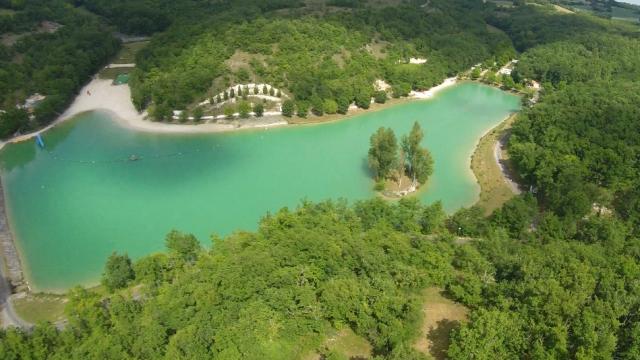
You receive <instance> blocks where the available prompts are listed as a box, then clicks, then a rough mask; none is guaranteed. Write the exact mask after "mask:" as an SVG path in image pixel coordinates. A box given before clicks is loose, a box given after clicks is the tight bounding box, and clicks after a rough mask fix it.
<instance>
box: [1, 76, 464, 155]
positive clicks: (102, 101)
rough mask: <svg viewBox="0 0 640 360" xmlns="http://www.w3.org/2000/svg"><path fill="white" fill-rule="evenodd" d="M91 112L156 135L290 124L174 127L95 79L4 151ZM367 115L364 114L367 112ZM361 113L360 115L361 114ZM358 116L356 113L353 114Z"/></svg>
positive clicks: (127, 93)
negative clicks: (46, 122)
mask: <svg viewBox="0 0 640 360" xmlns="http://www.w3.org/2000/svg"><path fill="white" fill-rule="evenodd" d="M456 83H457V78H455V77H454V78H448V79H445V80H444V82H443V83H442V84H440V85H437V86H434V87H433V88H431V89H429V90H426V91H420V92H416V91H412V92H411V93H410V95H409V99H416V100H420V99H429V98H432V97H433V96H435V95H436V94H437V93H438V92H439V91H441V90H443V89H445V88H448V87H450V86H453V85H455V84H456ZM88 111H104V112H108V113H109V114H111V115H112V117H113V118H114V119H115V120H116V121H118V123H120V124H121V125H123V126H125V127H127V128H130V129H133V130H138V131H147V132H156V133H216V132H225V131H236V130H244V129H260V128H271V127H279V126H285V125H288V124H289V122H287V121H284V120H282V118H281V117H280V116H265V117H263V118H262V119H263V121H258V122H252V123H248V124H241V125H239V126H238V125H235V124H221V123H202V124H197V125H194V124H170V123H162V122H154V121H150V120H145V117H146V113H139V112H138V111H137V110H136V109H135V107H134V106H133V103H132V102H131V90H130V89H129V86H126V85H119V86H116V85H113V84H112V81H111V80H105V79H98V78H97V77H95V78H93V79H92V80H91V82H89V83H88V84H87V85H85V86H84V87H83V88H82V90H80V92H79V93H78V95H77V96H76V98H75V99H74V101H73V103H72V104H71V106H69V108H68V109H67V110H66V111H65V112H64V113H63V114H62V115H60V116H59V117H58V118H57V119H56V120H55V121H54V122H52V123H51V124H50V125H48V126H47V127H45V128H42V129H40V130H38V131H35V132H32V133H28V134H24V135H20V136H16V137H14V138H12V139H10V140H7V141H6V142H1V143H0V149H2V147H4V145H5V144H7V143H16V142H20V141H24V140H28V139H31V138H33V137H35V136H36V135H38V134H41V133H43V132H45V131H47V130H49V129H51V128H52V127H54V126H56V125H58V124H60V123H62V122H64V121H66V120H69V119H71V118H73V117H75V116H76V115H78V114H81V113H84V112H88ZM363 112H364V111H363ZM358 113H360V112H358ZM349 115H355V114H349Z"/></svg>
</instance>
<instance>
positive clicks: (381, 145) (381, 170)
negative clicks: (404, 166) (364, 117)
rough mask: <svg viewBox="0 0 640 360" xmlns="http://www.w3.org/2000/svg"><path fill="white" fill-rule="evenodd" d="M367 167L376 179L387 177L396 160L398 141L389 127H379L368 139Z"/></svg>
mask: <svg viewBox="0 0 640 360" xmlns="http://www.w3.org/2000/svg"><path fill="white" fill-rule="evenodd" d="M370 144H371V147H370V148H369V167H370V168H371V170H372V171H373V174H374V176H375V178H376V180H378V181H381V180H384V179H386V178H388V177H389V175H390V174H391V172H392V171H393V170H394V168H395V166H396V164H397V162H398V141H397V140H396V134H395V133H394V132H393V130H391V129H389V128H384V127H381V128H379V129H378V130H377V131H376V132H375V133H374V134H373V135H371V139H370Z"/></svg>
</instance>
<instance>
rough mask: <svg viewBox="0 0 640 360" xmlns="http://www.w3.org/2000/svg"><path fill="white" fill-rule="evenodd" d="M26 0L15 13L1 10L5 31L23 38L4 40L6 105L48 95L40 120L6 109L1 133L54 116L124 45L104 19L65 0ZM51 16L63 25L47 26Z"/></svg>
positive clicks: (1, 91)
mask: <svg viewBox="0 0 640 360" xmlns="http://www.w3.org/2000/svg"><path fill="white" fill-rule="evenodd" d="M12 3H13V2H12ZM16 3H18V2H16ZM21 3H22V4H23V6H22V7H21V8H20V9H18V10H17V12H16V13H15V14H14V15H9V16H4V15H0V18H4V17H6V19H7V20H6V23H5V24H6V29H5V30H2V31H0V32H2V33H11V34H13V35H14V36H18V38H19V40H18V41H17V42H16V43H15V44H13V45H12V46H10V47H7V46H3V45H0V110H5V111H7V110H10V109H12V108H15V106H16V105H21V104H22V103H23V102H24V101H25V99H27V98H28V97H29V96H31V95H33V94H35V93H39V94H42V95H44V96H46V99H45V100H44V101H42V102H41V103H39V104H38V105H37V107H36V108H35V112H34V115H35V120H36V122H35V123H30V122H29V121H27V120H25V118H24V117H21V118H19V121H16V120H17V118H16V116H15V114H13V115H6V116H5V115H0V130H1V132H0V137H7V136H9V135H12V134H13V133H14V132H16V131H17V130H21V129H23V130H24V129H29V128H31V127H37V126H41V125H44V124H47V123H48V122H50V121H51V120H53V119H54V118H55V117H56V116H57V115H58V114H60V113H62V112H63V111H64V109H65V107H66V106H67V105H68V104H69V102H70V101H71V99H72V97H73V96H75V94H76V91H77V90H78V89H79V88H80V87H81V86H82V85H83V83H84V82H85V81H86V80H87V79H88V78H89V77H90V76H91V75H93V74H95V73H96V71H97V70H98V69H99V68H100V66H102V65H103V64H104V63H105V62H106V61H107V60H108V59H109V57H111V56H112V55H113V54H114V53H115V51H116V50H117V48H118V41H117V40H116V39H115V38H114V37H113V36H112V35H111V34H110V32H109V31H108V30H107V28H106V26H105V25H104V24H103V23H102V22H101V21H100V20H99V19H96V18H95V17H93V16H90V15H87V14H84V13H82V12H81V11H79V10H77V9H74V8H73V7H69V6H68V4H66V3H65V2H64V1H62V0H54V1H44V0H25V1H24V2H21ZM45 20H46V21H50V22H55V23H57V24H58V25H60V27H59V28H57V30H55V31H45V30H43V28H42V25H41V23H42V21H45Z"/></svg>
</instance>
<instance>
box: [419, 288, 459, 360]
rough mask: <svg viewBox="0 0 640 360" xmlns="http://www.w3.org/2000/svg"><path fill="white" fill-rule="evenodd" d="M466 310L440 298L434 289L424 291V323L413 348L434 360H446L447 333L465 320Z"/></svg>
mask: <svg viewBox="0 0 640 360" xmlns="http://www.w3.org/2000/svg"><path fill="white" fill-rule="evenodd" d="M468 311H469V310H468V309H467V308H466V307H464V306H462V305H460V304H458V303H456V302H453V301H451V300H449V299H447V298H445V297H444V296H442V290H441V289H439V288H436V287H432V288H428V289H426V290H425V291H424V305H423V307H422V312H423V316H424V322H423V324H422V329H421V336H420V338H419V339H418V341H416V343H415V344H414V348H415V349H416V350H418V351H420V352H422V353H424V354H428V355H431V356H432V357H433V358H434V359H436V360H442V359H446V358H447V356H446V354H447V349H448V348H449V333H450V332H451V330H453V329H454V328H455V327H456V326H458V325H459V324H460V322H462V321H466V320H467V313H468Z"/></svg>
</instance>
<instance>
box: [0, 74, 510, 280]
mask: <svg viewBox="0 0 640 360" xmlns="http://www.w3.org/2000/svg"><path fill="white" fill-rule="evenodd" d="M519 107H520V100H519V98H518V97H516V96H514V95H511V94H508V93H505V92H502V91H500V90H497V89H494V88H491V87H487V86H483V85H480V84H476V83H462V84H459V85H456V86H454V87H451V88H449V89H447V90H444V91H442V92H441V93H439V94H438V95H437V96H436V97H435V98H434V99H431V100H425V101H414V102H409V103H405V104H401V105H396V106H393V107H390V108H387V109H385V110H381V111H377V112H370V113H365V114H363V115H359V116H354V117H351V118H348V119H345V120H342V121H337V122H333V123H326V124H320V125H308V126H307V125H305V126H291V127H284V128H273V129H269V130H264V129H261V130H249V131H240V132H235V133H219V134H198V135H195V134H172V135H170V134H151V133H145V132H136V131H133V130H130V129H127V128H124V127H121V126H120V125H119V124H118V123H117V122H115V121H113V120H111V119H110V118H109V116H108V115H106V114H105V113H101V112H92V113H87V114H84V115H81V116H78V117H77V118H76V119H74V120H71V121H69V122H66V123H64V124H62V125H60V126H57V127H55V128H54V129H52V130H50V131H48V132H46V133H45V134H44V136H43V137H44V141H45V143H46V151H45V150H40V149H38V147H37V146H36V144H35V141H33V140H31V141H27V142H23V143H19V144H13V145H9V146H7V147H5V149H4V150H3V151H2V152H1V153H0V162H1V164H2V180H3V185H4V188H5V196H6V205H7V210H8V214H9V219H10V223H11V226H12V230H13V232H14V235H15V237H16V241H17V244H18V247H19V250H20V252H21V257H22V262H23V266H24V267H25V274H26V276H27V279H28V280H29V283H30V285H31V287H32V288H33V289H35V290H38V291H62V290H65V289H67V288H69V287H71V286H74V285H77V284H80V285H85V286H89V285H94V284H96V283H97V282H98V280H99V277H100V274H101V273H102V270H103V266H104V262H105V260H106V258H107V256H109V254H110V253H112V252H113V251H118V252H126V253H128V254H129V255H130V256H131V257H132V258H134V259H135V258H139V257H141V256H143V255H145V254H149V253H152V252H154V251H160V250H162V249H163V246H164V236H165V234H166V233H167V232H169V231H170V230H171V229H178V230H180V231H184V232H190V233H193V234H195V235H196V236H197V237H198V239H199V240H200V241H201V242H202V243H203V245H206V246H209V245H210V240H209V236H210V235H211V234H212V233H216V234H219V235H226V234H229V233H230V232H233V231H235V230H254V229H255V228H256V225H257V222H258V221H259V219H260V217H261V216H263V215H264V214H265V213H266V212H268V211H276V210H277V209H279V208H281V207H284V206H288V207H295V206H296V205H297V204H299V202H300V201H301V200H302V199H308V200H312V201H319V200H324V199H337V198H346V199H348V200H349V201H355V200H359V199H366V198H369V197H372V196H374V193H373V190H372V188H373V181H372V180H371V176H370V174H369V171H368V169H367V150H368V147H369V137H370V136H371V134H372V133H373V132H374V131H375V130H376V129H377V128H378V127H380V126H387V127H391V128H393V129H394V130H395V132H396V134H397V135H398V136H400V135H402V134H405V133H408V131H409V130H410V128H411V125H412V124H413V122H414V121H419V122H420V124H421V125H422V128H423V130H424V131H425V141H424V144H425V145H426V146H427V147H428V149H429V150H430V151H431V153H432V155H433V157H434V160H435V171H434V174H433V176H432V177H431V179H430V181H429V183H428V184H427V188H426V189H425V190H424V191H422V192H421V193H420V194H419V195H418V196H419V198H420V199H421V200H422V201H424V202H425V203H431V202H433V201H436V200H441V201H442V202H443V204H444V206H445V208H446V210H447V211H449V212H452V211H455V210H456V209H458V208H460V207H463V206H469V205H472V204H473V203H474V202H475V201H476V200H477V198H478V194H479V191H480V189H479V186H478V185H477V182H476V180H475V178H474V176H473V174H472V173H471V170H470V168H469V166H470V155H471V154H472V152H473V150H474V148H475V146H476V144H477V142H478V140H479V138H480V137H481V136H482V135H483V134H484V133H485V132H486V131H487V130H489V129H490V128H492V127H494V126H496V125H497V124H498V123H500V122H501V121H502V120H503V119H505V118H506V117H507V116H508V115H509V114H510V113H512V112H514V111H518V110H519ZM131 154H136V155H137V156H139V157H140V158H141V160H139V161H128V158H129V157H130V156H131Z"/></svg>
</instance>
